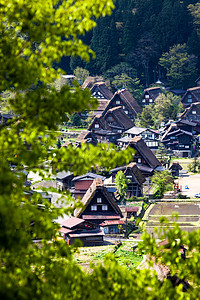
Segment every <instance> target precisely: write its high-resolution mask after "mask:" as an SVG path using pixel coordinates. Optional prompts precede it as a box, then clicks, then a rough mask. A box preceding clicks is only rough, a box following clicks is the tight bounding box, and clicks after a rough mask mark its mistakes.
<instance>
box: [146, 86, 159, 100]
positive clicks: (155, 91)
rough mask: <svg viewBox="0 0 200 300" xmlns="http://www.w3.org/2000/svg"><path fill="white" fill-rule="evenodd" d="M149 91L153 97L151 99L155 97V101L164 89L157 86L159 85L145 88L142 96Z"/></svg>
mask: <svg viewBox="0 0 200 300" xmlns="http://www.w3.org/2000/svg"><path fill="white" fill-rule="evenodd" d="M146 93H148V94H149V95H150V97H151V99H153V101H155V99H156V98H157V97H158V96H159V95H160V94H163V90H162V89H161V88H160V87H159V86H157V87H150V88H148V89H145V90H144V92H143V93H142V97H143V96H144V95H145V94H146Z"/></svg>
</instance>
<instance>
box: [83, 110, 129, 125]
mask: <svg viewBox="0 0 200 300" xmlns="http://www.w3.org/2000/svg"><path fill="white" fill-rule="evenodd" d="M108 114H111V115H112V116H113V118H114V119H115V120H116V121H117V122H118V124H119V126H120V127H121V128H123V129H124V130H127V129H129V128H131V127H132V126H133V125H134V123H133V121H132V120H131V119H130V118H129V117H128V116H127V115H126V114H125V112H124V110H123V109H122V107H121V106H118V107H114V108H111V109H109V110H107V111H106V113H103V114H100V115H96V116H95V118H94V119H93V121H92V123H91V124H90V126H89V127H88V130H91V128H92V126H93V124H94V123H96V122H98V123H99V124H100V125H101V127H102V129H104V130H112V127H113V126H112V125H111V124H109V122H108V121H106V117H107V115H108Z"/></svg>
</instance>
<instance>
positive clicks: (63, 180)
mask: <svg viewBox="0 0 200 300" xmlns="http://www.w3.org/2000/svg"><path fill="white" fill-rule="evenodd" d="M73 178H74V175H73V173H71V172H69V171H68V172H65V171H62V172H58V173H57V175H56V188H57V189H58V190H61V191H64V190H70V189H71V188H72V187H73V183H72V179H73Z"/></svg>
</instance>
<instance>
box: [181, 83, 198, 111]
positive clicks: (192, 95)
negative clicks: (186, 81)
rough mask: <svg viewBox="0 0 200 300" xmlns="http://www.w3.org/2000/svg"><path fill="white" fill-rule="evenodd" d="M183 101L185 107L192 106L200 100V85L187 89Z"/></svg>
mask: <svg viewBox="0 0 200 300" xmlns="http://www.w3.org/2000/svg"><path fill="white" fill-rule="evenodd" d="M181 101H182V103H183V107H184V108H186V107H188V106H190V105H191V104H192V103H196V102H200V87H198V86H197V87H193V88H190V89H187V91H186V92H185V94H184V95H183V97H182V99H181Z"/></svg>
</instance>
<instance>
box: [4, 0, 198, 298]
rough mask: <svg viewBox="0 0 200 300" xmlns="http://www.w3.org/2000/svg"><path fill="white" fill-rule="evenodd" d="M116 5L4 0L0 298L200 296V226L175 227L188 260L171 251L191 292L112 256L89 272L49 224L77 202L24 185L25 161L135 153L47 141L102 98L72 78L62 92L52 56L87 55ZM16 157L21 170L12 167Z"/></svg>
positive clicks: (79, 161) (65, 161) (108, 162)
mask: <svg viewBox="0 0 200 300" xmlns="http://www.w3.org/2000/svg"><path fill="white" fill-rule="evenodd" d="M112 8H113V4H112V1H107V0H101V1H99V0H95V1H94V0H90V1H87V0H76V1H72V0H68V1H62V2H60V1H56V0H48V1H41V0H38V1H37V2H36V1H33V0H29V1H26V0H11V1H4V0H0V20H1V37H2V38H1V40H0V44H1V47H0V65H1V73H0V91H1V92H3V91H6V90H7V91H14V92H15V95H14V96H12V97H11V98H9V99H8V101H9V106H10V107H11V110H12V111H13V112H14V114H15V118H14V119H13V120H12V121H11V122H10V123H9V124H6V125H1V135H0V157H1V161H0V205H1V210H0V221H1V222H0V261H1V268H0V278H1V285H0V295H1V298H2V299H20V300H22V299H40V300H41V299H48V300H49V299H74V300H75V299H76V300H77V299H82V300H84V299H193V298H195V299H197V298H198V294H199V262H200V259H199V258H200V257H199V233H198V234H195V233H191V234H189V235H188V237H187V235H184V234H183V233H182V232H180V230H178V229H175V230H174V231H172V232H171V233H170V235H169V239H171V240H172V241H173V239H174V238H179V239H180V240H181V243H184V244H186V245H188V247H189V253H190V255H191V259H190V260H188V267H187V265H184V264H183V263H181V262H180V259H179V254H177V252H176V251H174V250H173V251H172V255H169V253H168V256H167V257H166V256H165V257H164V258H165V259H166V263H168V264H169V265H170V267H171V269H172V272H175V271H176V270H177V269H178V270H179V273H180V276H183V277H184V278H185V277H186V278H188V279H189V280H191V282H192V283H193V284H194V287H195V289H191V290H190V291H189V292H188V293H187V294H183V292H182V289H181V287H178V288H176V289H174V288H173V287H172V285H171V284H170V282H169V281H167V280H165V281H164V282H163V283H161V282H160V281H159V280H158V278H157V276H156V275H155V274H154V275H153V276H152V274H151V272H150V271H146V270H141V271H139V270H138V271H135V270H133V271H129V270H127V269H126V268H125V267H122V266H120V265H119V264H118V263H117V262H116V260H115V259H114V257H113V256H112V255H110V256H108V257H106V258H105V260H104V263H103V265H102V264H101V265H99V266H96V267H93V272H92V273H91V274H87V273H85V272H84V271H83V270H82V269H81V268H80V267H79V266H78V265H77V264H76V263H75V262H74V261H73V252H74V251H75V249H76V248H75V247H69V246H67V245H66V243H65V242H64V241H58V240H57V238H56V237H57V234H56V231H57V229H58V227H57V226H56V224H54V223H52V219H56V218H57V217H58V215H59V214H60V213H63V212H65V213H69V212H71V211H72V209H71V208H70V207H69V208H68V209H65V210H63V211H57V210H55V209H54V208H53V207H51V205H50V203H49V202H48V201H45V200H42V199H41V198H40V197H39V195H37V194H36V193H35V194H34V195H33V196H32V197H31V198H29V197H28V196H27V194H26V193H25V191H24V180H25V177H24V175H23V172H20V171H21V170H23V169H24V167H26V169H27V170H28V171H29V170H35V171H37V170H38V169H40V172H41V173H42V172H44V173H46V171H49V169H50V170H52V172H55V171H60V170H66V171H68V170H70V171H72V172H74V174H81V173H84V172H86V171H87V170H88V169H89V168H90V167H91V166H93V168H95V167H96V166H97V165H98V166H100V167H102V166H104V167H109V166H110V167H115V166H116V165H117V164H125V163H127V162H128V160H129V159H131V157H132V153H131V152H130V151H125V152H123V153H118V152H117V151H113V147H112V146H110V147H108V146H106V145H102V146H101V147H100V146H99V147H98V148H95V147H92V146H90V147H88V146H86V145H84V146H82V147H81V148H78V149H74V148H73V147H68V148H67V149H63V148H61V149H53V150H52V151H50V150H49V147H50V146H51V145H52V144H53V143H54V142H55V140H56V135H55V132H54V131H56V130H57V124H59V123H61V122H65V121H66V113H68V114H72V113H74V112H78V111H81V110H83V109H88V108H92V107H95V105H96V104H97V103H96V100H95V99H92V98H91V97H90V93H89V91H87V90H85V91H82V90H81V88H80V87H79V86H74V87H73V88H70V87H69V86H66V85H65V86H63V87H62V88H61V89H60V91H58V90H57V89H56V88H55V87H54V86H53V85H51V83H52V82H53V80H54V79H56V78H57V76H58V75H57V74H60V73H61V70H59V71H56V69H55V68H53V64H55V62H59V60H60V59H61V56H62V55H63V54H64V55H71V54H72V55H75V56H76V55H80V56H81V57H82V58H85V59H87V58H88V56H89V55H88V53H91V51H90V50H89V49H88V47H87V46H85V45H84V44H83V42H82V41H81V40H80V38H79V37H80V36H81V35H83V34H84V33H85V31H86V30H90V29H92V28H93V27H94V26H95V21H94V19H95V18H97V17H99V16H100V15H103V16H104V15H105V14H107V13H111V9H112ZM97 159H98V162H97ZM13 164H15V172H13V171H12V170H11V168H10V166H11V165H12V166H13ZM41 201H43V202H42V203H43V206H42V209H39V208H38V204H40V203H41ZM36 238H40V239H41V242H40V243H39V244H36V243H33V239H36ZM145 248H146V249H147V251H148V252H149V253H150V254H152V255H157V254H158V250H157V247H156V244H155V240H154V239H153V240H151V239H150V237H148V236H146V237H145V243H144V246H143V249H145ZM194 249H195V250H196V251H195V252H194ZM158 257H160V256H158ZM183 266H184V268H183ZM189 297H191V298H189Z"/></svg>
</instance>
